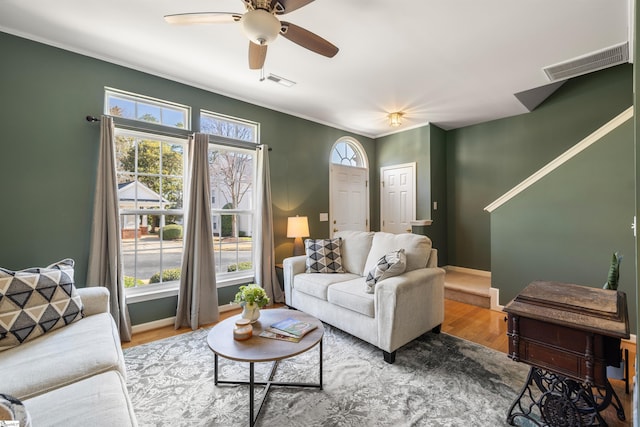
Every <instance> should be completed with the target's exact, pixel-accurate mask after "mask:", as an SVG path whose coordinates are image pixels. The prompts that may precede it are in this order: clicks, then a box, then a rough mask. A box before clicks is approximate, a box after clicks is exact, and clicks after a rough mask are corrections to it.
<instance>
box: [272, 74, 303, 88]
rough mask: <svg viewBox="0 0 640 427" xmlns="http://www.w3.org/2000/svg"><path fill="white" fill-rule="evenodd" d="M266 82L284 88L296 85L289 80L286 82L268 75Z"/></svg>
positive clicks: (281, 78)
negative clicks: (268, 81)
mask: <svg viewBox="0 0 640 427" xmlns="http://www.w3.org/2000/svg"><path fill="white" fill-rule="evenodd" d="M267 80H271V81H272V82H274V83H278V84H281V85H282V86H286V87H291V86H293V85H295V84H296V82H293V81H291V80H287V79H285V78H284V77H280V76H276V75H275V74H269V75H268V76H267Z"/></svg>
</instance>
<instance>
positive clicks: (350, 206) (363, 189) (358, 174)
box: [329, 164, 369, 236]
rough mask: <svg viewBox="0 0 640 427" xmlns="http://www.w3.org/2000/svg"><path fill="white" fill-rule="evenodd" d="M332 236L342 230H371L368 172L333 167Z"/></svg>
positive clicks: (360, 169) (349, 167)
mask: <svg viewBox="0 0 640 427" xmlns="http://www.w3.org/2000/svg"><path fill="white" fill-rule="evenodd" d="M330 185H331V199H330V206H331V207H330V216H329V221H330V223H331V227H330V229H331V236H333V234H334V233H335V232H337V231H342V230H356V231H368V230H369V188H368V187H369V182H368V170H367V169H365V168H357V167H352V166H341V165H337V164H332V165H331V179H330Z"/></svg>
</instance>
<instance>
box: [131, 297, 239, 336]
mask: <svg viewBox="0 0 640 427" xmlns="http://www.w3.org/2000/svg"><path fill="white" fill-rule="evenodd" d="M237 308H240V305H239V304H236V303H229V304H225V305H221V306H219V307H218V311H219V312H220V313H224V312H226V311H231V310H235V309H237ZM175 323H176V316H173V317H167V318H165V319H160V320H154V321H153V322H147V323H141V324H139V325H133V326H132V327H131V333H132V334H139V333H141V332H146V331H150V330H152V329H158V328H164V327H165V326H172V325H175Z"/></svg>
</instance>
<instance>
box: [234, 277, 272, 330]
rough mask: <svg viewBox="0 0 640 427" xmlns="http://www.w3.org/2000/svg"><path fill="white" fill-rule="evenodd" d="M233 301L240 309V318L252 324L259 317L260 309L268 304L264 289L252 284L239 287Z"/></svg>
mask: <svg viewBox="0 0 640 427" xmlns="http://www.w3.org/2000/svg"><path fill="white" fill-rule="evenodd" d="M234 301H235V302H236V303H238V304H240V306H241V307H242V315H241V317H242V318H243V319H249V320H251V323H254V322H255V321H256V320H258V318H259V317H260V309H261V308H263V307H264V306H265V305H267V304H269V297H268V296H267V293H266V292H265V290H264V289H262V288H261V287H260V286H258V285H256V284H255V283H252V284H250V285H242V286H240V290H239V291H238V293H237V294H236V297H235V300H234Z"/></svg>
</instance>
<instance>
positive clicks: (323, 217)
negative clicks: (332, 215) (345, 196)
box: [320, 213, 329, 222]
mask: <svg viewBox="0 0 640 427" xmlns="http://www.w3.org/2000/svg"><path fill="white" fill-rule="evenodd" d="M325 221H329V214H328V213H321V214H320V222H325Z"/></svg>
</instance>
